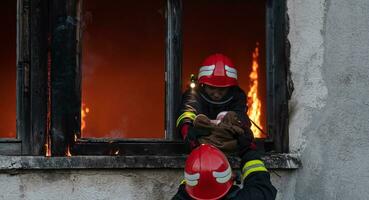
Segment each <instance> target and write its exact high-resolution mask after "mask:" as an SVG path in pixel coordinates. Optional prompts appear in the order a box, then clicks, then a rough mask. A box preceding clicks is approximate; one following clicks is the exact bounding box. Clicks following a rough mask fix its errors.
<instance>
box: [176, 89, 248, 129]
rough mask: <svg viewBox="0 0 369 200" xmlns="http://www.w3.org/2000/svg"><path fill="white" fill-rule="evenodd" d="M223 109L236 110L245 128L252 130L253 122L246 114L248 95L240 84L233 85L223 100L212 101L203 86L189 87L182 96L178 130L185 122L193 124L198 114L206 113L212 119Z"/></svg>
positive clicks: (177, 124) (177, 123)
mask: <svg viewBox="0 0 369 200" xmlns="http://www.w3.org/2000/svg"><path fill="white" fill-rule="evenodd" d="M222 111H234V112H236V113H237V116H238V118H239V119H240V120H241V123H242V125H243V127H244V129H246V130H247V131H251V130H250V126H251V123H250V120H249V118H248V117H247V115H246V112H247V106H246V95H245V92H244V91H243V90H242V89H241V88H239V87H238V86H234V87H231V88H230V90H229V92H228V94H227V95H225V97H223V99H222V100H221V101H212V100H211V99H210V97H209V96H208V95H207V94H206V93H205V91H204V89H203V88H202V87H201V86H200V87H196V88H194V89H191V88H190V89H188V90H187V91H185V93H184V94H183V96H182V102H181V107H180V111H179V114H178V115H179V117H178V118H177V122H176V126H177V128H178V130H181V127H182V125H183V124H185V123H189V124H192V122H193V120H194V119H195V117H196V116H197V115H198V114H204V115H206V116H207V117H208V118H210V119H215V118H216V117H217V115H218V113H220V112H222Z"/></svg>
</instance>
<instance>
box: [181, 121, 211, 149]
mask: <svg viewBox="0 0 369 200" xmlns="http://www.w3.org/2000/svg"><path fill="white" fill-rule="evenodd" d="M210 134H211V132H210V129H207V128H195V127H193V126H192V125H191V124H184V125H183V127H182V135H183V136H184V141H185V143H186V144H187V146H188V147H190V148H191V149H193V148H195V147H196V146H198V145H199V142H198V139H199V138H200V137H203V136H208V135H210Z"/></svg>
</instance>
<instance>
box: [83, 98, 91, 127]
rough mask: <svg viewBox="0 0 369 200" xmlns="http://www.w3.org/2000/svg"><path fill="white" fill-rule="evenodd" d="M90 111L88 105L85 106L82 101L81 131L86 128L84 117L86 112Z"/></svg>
mask: <svg viewBox="0 0 369 200" xmlns="http://www.w3.org/2000/svg"><path fill="white" fill-rule="evenodd" d="M89 112H90V109H89V108H88V107H86V104H85V103H82V107H81V131H83V130H84V129H85V128H86V120H85V118H86V117H87V113H89Z"/></svg>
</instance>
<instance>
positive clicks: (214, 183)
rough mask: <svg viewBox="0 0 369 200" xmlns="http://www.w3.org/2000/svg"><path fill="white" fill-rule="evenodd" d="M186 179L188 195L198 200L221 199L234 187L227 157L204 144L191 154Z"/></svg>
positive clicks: (185, 173) (186, 169) (185, 174)
mask: <svg viewBox="0 0 369 200" xmlns="http://www.w3.org/2000/svg"><path fill="white" fill-rule="evenodd" d="M184 177H185V183H186V186H185V188H186V191H187V193H188V194H189V195H190V196H191V197H192V198H194V199H196V200H210V199H212V200H213V199H214V200H215V199H220V198H222V197H223V196H225V195H226V194H227V193H228V191H229V189H230V188H231V187H232V185H233V178H232V169H231V166H230V165H229V162H228V160H227V158H226V156H225V155H224V154H223V153H222V152H221V151H220V150H219V149H217V148H215V147H213V146H212V145H209V144H202V145H200V146H199V147H197V148H196V149H194V150H193V151H192V152H191V154H190V155H189V156H188V158H187V160H186V166H185V172H184Z"/></svg>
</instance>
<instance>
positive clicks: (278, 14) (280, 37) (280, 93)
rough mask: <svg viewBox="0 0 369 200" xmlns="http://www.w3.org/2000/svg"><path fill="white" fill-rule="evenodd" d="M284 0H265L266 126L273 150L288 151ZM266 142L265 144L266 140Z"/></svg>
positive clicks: (289, 89) (288, 91)
mask: <svg viewBox="0 0 369 200" xmlns="http://www.w3.org/2000/svg"><path fill="white" fill-rule="evenodd" d="M286 4H287V2H286V1H285V0H267V22H266V25H267V112H268V114H267V125H268V139H267V140H266V142H270V143H271V145H270V146H272V149H273V151H276V152H282V153H287V152H289V140H288V139H289V138H288V100H289V98H290V97H291V93H292V91H293V84H292V81H291V77H290V76H291V74H290V71H289V64H290V63H289V56H290V55H289V51H290V46H289V43H288V39H287V35H288V31H289V30H288V28H289V27H288V15H287V5H286ZM266 144H267V143H266Z"/></svg>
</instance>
